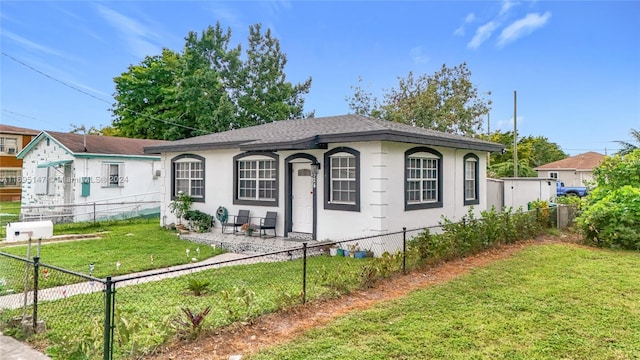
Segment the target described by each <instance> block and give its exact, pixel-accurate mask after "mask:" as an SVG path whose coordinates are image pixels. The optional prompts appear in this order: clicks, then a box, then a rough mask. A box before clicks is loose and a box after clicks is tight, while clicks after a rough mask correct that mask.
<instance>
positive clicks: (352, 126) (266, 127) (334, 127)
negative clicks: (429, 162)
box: [145, 115, 503, 154]
mask: <svg viewBox="0 0 640 360" xmlns="http://www.w3.org/2000/svg"><path fill="white" fill-rule="evenodd" d="M353 141H398V142H405V143H413V144H424V145H438V146H446V147H456V148H465V149H474V150H483V151H501V150H502V149H503V145H501V144H496V143H492V142H488V141H483V140H478V139H472V138H468V137H465V136H461V135H455V134H448V133H443V132H439V131H435V130H429V129H423V128H418V127H413V126H410V125H405V124H401V123H396V122H391V121H386V120H380V119H374V118H370V117H366V116H361V115H341V116H329V117H322V118H309V119H296V120H283V121H275V122H271V123H267V124H263V125H257V126H251V127H247V128H242V129H236V130H230V131H225V132H220V133H214V134H208V135H203V136H197V137H192V138H188V139H182V140H176V141H172V142H170V143H168V144H161V145H155V146H149V147H146V148H145V152H146V153H147V154H152V153H159V152H165V151H189V150H205V149H230V148H239V149H240V150H244V151H251V150H296V149H315V148H323V147H326V144H329V143H338V142H353Z"/></svg>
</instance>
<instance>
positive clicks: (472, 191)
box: [464, 154, 480, 205]
mask: <svg viewBox="0 0 640 360" xmlns="http://www.w3.org/2000/svg"><path fill="white" fill-rule="evenodd" d="M478 164H479V158H478V156H477V155H476V154H467V155H465V156H464V204H465V205H477V204H479V203H480V198H479V197H478Z"/></svg>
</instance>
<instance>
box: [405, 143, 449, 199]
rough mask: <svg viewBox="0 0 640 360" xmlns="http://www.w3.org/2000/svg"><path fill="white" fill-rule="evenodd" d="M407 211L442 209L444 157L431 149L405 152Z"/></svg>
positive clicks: (420, 148)
mask: <svg viewBox="0 0 640 360" xmlns="http://www.w3.org/2000/svg"><path fill="white" fill-rule="evenodd" d="M405 175H406V176H405V210H417V209H428V208H434V207H442V155H441V154H440V153H439V152H437V151H435V150H433V149H430V148H426V147H417V148H413V149H409V150H407V151H406V152H405Z"/></svg>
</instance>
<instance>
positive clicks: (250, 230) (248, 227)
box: [240, 223, 255, 236]
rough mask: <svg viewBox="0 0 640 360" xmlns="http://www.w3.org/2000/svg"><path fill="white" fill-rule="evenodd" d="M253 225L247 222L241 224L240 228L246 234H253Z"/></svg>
mask: <svg viewBox="0 0 640 360" xmlns="http://www.w3.org/2000/svg"><path fill="white" fill-rule="evenodd" d="M254 226H255V225H253V224H249V223H246V224H242V226H241V227H240V230H241V231H244V233H245V234H246V235H248V236H251V234H253V231H254V230H255V228H254Z"/></svg>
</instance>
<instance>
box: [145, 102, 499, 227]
mask: <svg viewBox="0 0 640 360" xmlns="http://www.w3.org/2000/svg"><path fill="white" fill-rule="evenodd" d="M502 148H503V147H502V145H500V144H495V143H491V142H486V141H481V140H477V139H472V138H467V137H463V136H459V135H453V134H446V133H441V132H437V131H433V130H427V129H423V128H416V127H412V126H409V125H404V124H400V123H394V122H389V121H385V120H379V119H373V118H368V117H364V116H360V115H344V116H332V117H324V118H311V119H300V120H285V121H276V122H272V123H267V124H264V125H258V126H253V127H248V128H242V129H237V130H231V131H226V132H221V133H215V134H210V135H204V136H199V137H194V138H188V139H183V140H178V141H173V142H170V143H167V144H162V145H156V146H150V147H146V148H145V153H147V154H161V156H162V175H163V185H162V186H163V189H162V205H161V211H162V223H163V225H166V224H169V223H171V222H174V221H176V218H175V216H174V215H173V214H172V213H171V212H170V211H169V210H168V205H169V203H170V202H171V201H172V199H174V198H175V196H176V195H177V194H178V192H179V191H184V192H186V193H187V194H189V195H190V196H191V197H192V198H193V200H194V204H193V208H194V209H198V210H201V211H205V212H207V213H209V214H215V213H216V209H217V208H218V207H220V206H222V207H224V208H226V209H227V210H228V213H229V214H230V215H233V214H237V212H238V210H240V209H247V210H250V212H251V216H252V217H262V216H265V214H266V212H267V211H276V212H277V214H278V218H277V230H276V232H277V235H278V236H291V237H298V238H307V239H317V240H325V239H345V238H353V237H358V236H365V235H376V234H381V233H386V232H390V231H399V230H402V228H403V227H407V228H408V229H412V228H419V227H424V226H428V225H436V224H437V223H438V222H439V221H441V220H442V219H441V215H444V216H446V217H447V218H449V219H455V218H459V217H461V216H463V215H464V214H466V213H467V211H468V210H469V209H470V207H473V208H474V209H475V211H476V212H479V211H481V210H484V209H485V207H486V197H485V189H486V158H487V152H490V151H501V150H502ZM254 222H257V220H254Z"/></svg>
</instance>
